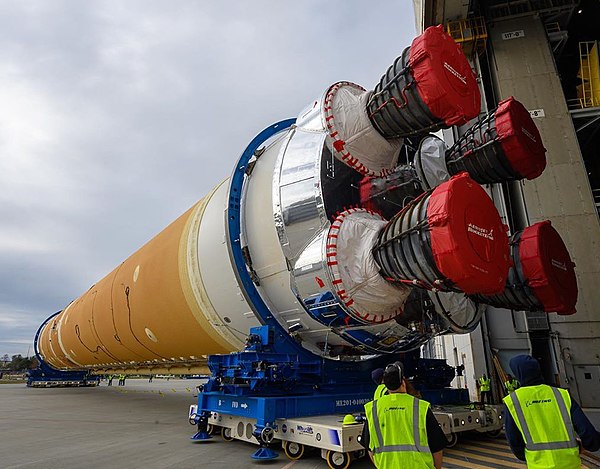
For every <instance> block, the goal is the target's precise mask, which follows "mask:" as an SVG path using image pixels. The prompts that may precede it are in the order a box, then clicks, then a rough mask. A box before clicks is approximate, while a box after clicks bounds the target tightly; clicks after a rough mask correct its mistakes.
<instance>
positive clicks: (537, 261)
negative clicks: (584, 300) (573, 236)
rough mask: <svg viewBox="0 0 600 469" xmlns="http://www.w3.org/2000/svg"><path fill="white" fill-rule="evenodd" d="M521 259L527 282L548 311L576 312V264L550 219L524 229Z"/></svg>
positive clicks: (520, 246) (520, 243)
mask: <svg viewBox="0 0 600 469" xmlns="http://www.w3.org/2000/svg"><path fill="white" fill-rule="evenodd" d="M519 259H520V261H521V266H522V268H523V274H524V276H525V278H526V279H527V284H528V285H529V287H530V288H531V290H532V291H533V294H534V295H535V297H536V298H537V299H538V300H539V302H540V303H541V304H542V305H543V306H544V311H546V312H557V313H558V314H565V315H566V314H573V313H575V311H576V310H575V304H576V303H577V278H576V277H575V264H574V263H573V262H572V261H571V256H570V255H569V251H567V248H566V246H565V243H564V242H563V240H562V238H561V237H560V235H559V234H558V232H557V231H556V230H555V229H554V227H553V226H552V224H551V223H550V221H548V220H547V221H543V222H541V223H536V224H535V225H532V226H529V227H527V228H525V229H524V230H523V234H522V235H521V240H520V242H519Z"/></svg>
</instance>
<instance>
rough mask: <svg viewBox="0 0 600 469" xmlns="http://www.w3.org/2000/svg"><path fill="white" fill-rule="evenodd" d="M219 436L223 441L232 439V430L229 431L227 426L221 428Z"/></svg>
mask: <svg viewBox="0 0 600 469" xmlns="http://www.w3.org/2000/svg"><path fill="white" fill-rule="evenodd" d="M221 437H222V438H223V439H224V440H225V441H233V432H232V431H231V428H227V427H223V428H221Z"/></svg>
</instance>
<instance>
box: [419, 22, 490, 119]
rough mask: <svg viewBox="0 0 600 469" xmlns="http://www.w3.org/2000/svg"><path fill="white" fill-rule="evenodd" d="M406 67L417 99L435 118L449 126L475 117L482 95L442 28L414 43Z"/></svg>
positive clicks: (456, 45)
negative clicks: (420, 100) (410, 73)
mask: <svg viewBox="0 0 600 469" xmlns="http://www.w3.org/2000/svg"><path fill="white" fill-rule="evenodd" d="M408 64H409V66H410V69H411V72H412V75H413V77H414V79H415V80H416V82H417V83H416V85H417V91H418V92H419V96H421V99H422V100H423V102H424V103H425V105H426V106H427V107H428V108H429V111H430V112H431V113H432V114H433V115H434V116H435V117H437V118H438V119H441V120H443V121H444V123H445V124H446V125H448V126H451V125H462V124H465V123H466V122H468V121H469V120H471V119H474V118H475V117H477V115H478V114H479V110H480V107H481V94H480V92H479V86H477V81H476V80H475V74H474V73H473V70H472V69H471V66H470V65H469V62H468V60H467V58H466V57H465V55H464V54H463V52H462V50H461V48H460V46H459V45H458V44H456V42H454V40H453V39H452V38H451V37H450V36H449V35H448V34H446V32H445V31H444V27H443V26H442V25H438V26H431V27H429V28H427V29H426V30H425V32H424V33H423V34H421V35H420V36H418V37H416V38H415V39H414V40H413V42H412V44H411V47H410V55H409V59H408Z"/></svg>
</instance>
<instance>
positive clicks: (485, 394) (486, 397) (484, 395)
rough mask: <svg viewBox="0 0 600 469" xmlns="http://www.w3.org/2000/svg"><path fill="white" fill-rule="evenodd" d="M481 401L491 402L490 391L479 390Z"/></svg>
mask: <svg viewBox="0 0 600 469" xmlns="http://www.w3.org/2000/svg"><path fill="white" fill-rule="evenodd" d="M481 403H482V404H491V403H492V391H481Z"/></svg>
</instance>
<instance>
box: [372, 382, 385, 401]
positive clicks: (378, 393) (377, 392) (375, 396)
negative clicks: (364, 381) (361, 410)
mask: <svg viewBox="0 0 600 469" xmlns="http://www.w3.org/2000/svg"><path fill="white" fill-rule="evenodd" d="M386 392H387V388H386V387H385V384H380V385H379V386H377V389H375V394H373V400H375V399H379V398H380V397H381V396H385V393H386Z"/></svg>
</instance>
